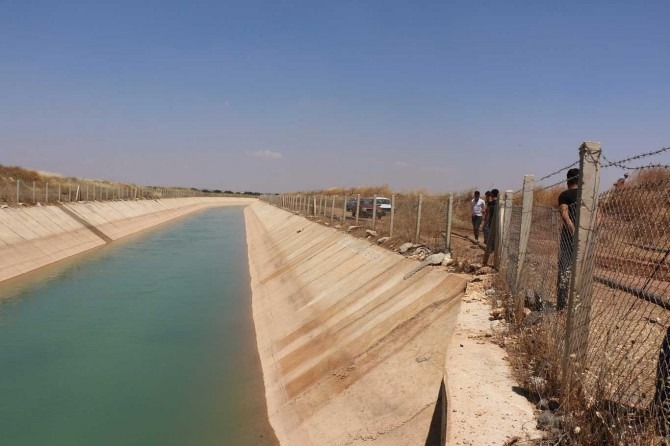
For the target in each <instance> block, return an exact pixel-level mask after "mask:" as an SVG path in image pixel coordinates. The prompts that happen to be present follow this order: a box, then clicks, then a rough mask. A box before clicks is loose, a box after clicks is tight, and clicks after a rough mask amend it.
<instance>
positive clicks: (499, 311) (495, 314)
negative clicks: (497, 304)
mask: <svg viewBox="0 0 670 446" xmlns="http://www.w3.org/2000/svg"><path fill="white" fill-rule="evenodd" d="M504 314H505V309H504V308H494V309H493V310H491V320H493V321H497V320H498V319H502V317H503V315H504Z"/></svg>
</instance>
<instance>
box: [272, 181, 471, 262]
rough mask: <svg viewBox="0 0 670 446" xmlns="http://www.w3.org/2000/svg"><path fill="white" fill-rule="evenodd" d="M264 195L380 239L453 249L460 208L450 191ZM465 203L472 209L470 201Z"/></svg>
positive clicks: (439, 249) (278, 202) (436, 249)
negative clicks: (455, 220) (453, 229)
mask: <svg viewBox="0 0 670 446" xmlns="http://www.w3.org/2000/svg"><path fill="white" fill-rule="evenodd" d="M261 198H262V199H263V200H265V201H267V202H269V203H272V204H274V205H277V206H280V207H283V208H285V209H288V210H291V211H293V212H296V213H300V214H302V215H305V216H307V217H309V218H312V219H314V220H315V221H320V222H322V223H325V224H328V225H330V224H333V225H335V226H338V227H340V228H342V229H346V230H349V231H356V230H365V231H371V232H368V233H367V234H373V235H372V236H373V237H375V238H377V239H379V238H385V237H388V238H389V239H393V241H394V242H396V243H404V242H411V243H413V244H416V245H421V246H425V247H428V248H429V249H430V250H431V251H433V252H438V251H449V250H450V246H448V245H447V243H448V242H449V240H448V238H447V237H446V235H447V232H448V224H449V221H450V220H451V221H453V216H454V214H455V212H454V210H456V206H454V200H453V196H452V195H450V194H448V195H426V194H419V193H404V194H393V195H392V196H391V197H376V198H375V197H374V196H372V197H367V196H360V195H359V194H355V195H344V196H343V195H322V194H316V195H303V194H284V195H264V196H262V197H261ZM461 205H463V203H461ZM464 206H466V208H467V209H469V201H468V202H467V203H465V204H464ZM461 213H462V211H461ZM469 231H472V227H470V229H469ZM449 232H451V231H449ZM364 234H365V233H364Z"/></svg>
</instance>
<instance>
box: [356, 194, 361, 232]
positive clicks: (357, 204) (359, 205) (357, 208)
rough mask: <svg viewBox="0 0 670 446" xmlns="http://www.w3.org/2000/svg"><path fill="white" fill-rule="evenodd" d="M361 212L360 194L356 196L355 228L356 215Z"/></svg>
mask: <svg viewBox="0 0 670 446" xmlns="http://www.w3.org/2000/svg"><path fill="white" fill-rule="evenodd" d="M360 211H361V194H357V195H356V226H358V215H359V214H360Z"/></svg>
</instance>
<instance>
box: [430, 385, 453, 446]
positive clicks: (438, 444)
mask: <svg viewBox="0 0 670 446" xmlns="http://www.w3.org/2000/svg"><path fill="white" fill-rule="evenodd" d="M447 413H448V412H447V387H446V386H445V385H444V377H443V378H442V382H441V383H440V390H439V391H438V393H437V401H436V402H435V410H434V411H433V418H432V419H431V421H430V429H429V430H428V437H427V438H426V443H425V446H444V445H446V444H447Z"/></svg>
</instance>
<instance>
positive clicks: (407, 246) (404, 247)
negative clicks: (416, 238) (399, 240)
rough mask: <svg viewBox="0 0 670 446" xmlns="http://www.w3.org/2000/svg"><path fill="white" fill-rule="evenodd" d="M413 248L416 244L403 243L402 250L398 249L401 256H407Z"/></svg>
mask: <svg viewBox="0 0 670 446" xmlns="http://www.w3.org/2000/svg"><path fill="white" fill-rule="evenodd" d="M413 247H414V243H409V242H408V243H403V244H402V245H400V248H398V252H400V254H405V253H406V252H407V251H409V250H410V249H412V248H413Z"/></svg>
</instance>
